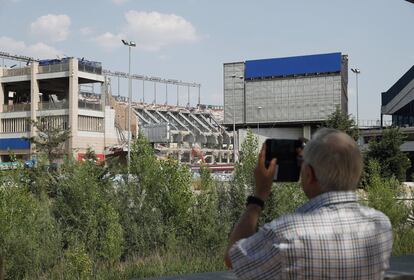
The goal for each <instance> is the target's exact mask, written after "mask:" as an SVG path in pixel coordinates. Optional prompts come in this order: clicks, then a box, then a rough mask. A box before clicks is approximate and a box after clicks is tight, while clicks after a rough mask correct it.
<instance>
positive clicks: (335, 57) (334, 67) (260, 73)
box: [245, 53, 342, 79]
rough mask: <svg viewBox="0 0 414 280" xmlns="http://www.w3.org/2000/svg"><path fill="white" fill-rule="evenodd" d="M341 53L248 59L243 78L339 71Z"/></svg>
mask: <svg viewBox="0 0 414 280" xmlns="http://www.w3.org/2000/svg"><path fill="white" fill-rule="evenodd" d="M341 65H342V55H341V53H328V54H317V55H305V56H294V57H283V58H271V59H259V60H248V61H246V63H245V78H246V79H257V78H270V77H284V76H292V75H305V74H316V73H335V72H340V71H341Z"/></svg>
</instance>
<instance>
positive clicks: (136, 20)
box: [124, 11, 199, 51]
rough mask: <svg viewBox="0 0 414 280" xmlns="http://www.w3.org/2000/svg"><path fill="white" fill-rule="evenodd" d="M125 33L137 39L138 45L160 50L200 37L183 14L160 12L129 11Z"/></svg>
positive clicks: (150, 49) (146, 48)
mask: <svg viewBox="0 0 414 280" xmlns="http://www.w3.org/2000/svg"><path fill="white" fill-rule="evenodd" d="M125 19H126V20H127V25H126V27H125V28H124V33H125V34H126V35H127V36H128V37H129V39H131V40H134V39H135V40H136V43H137V45H138V47H140V48H142V49H144V50H148V51H158V50H160V49H161V48H163V47H166V46H168V45H173V44H177V43H188V42H190V43H191V42H196V41H197V40H198V39H199V36H198V35H197V32H196V29H195V28H194V26H193V25H192V24H191V23H190V22H189V21H187V20H185V19H184V18H183V17H181V16H177V15H174V14H162V13H158V12H149V13H147V12H138V11H128V12H127V13H126V14H125Z"/></svg>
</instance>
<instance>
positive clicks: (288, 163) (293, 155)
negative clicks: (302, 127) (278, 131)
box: [265, 139, 302, 182]
mask: <svg viewBox="0 0 414 280" xmlns="http://www.w3.org/2000/svg"><path fill="white" fill-rule="evenodd" d="M301 148H302V145H301V142H300V140H291V139H267V140H266V159H265V165H266V168H268V167H269V164H270V162H271V161H272V159H274V158H276V159H277V163H276V164H277V166H276V172H275V176H274V178H273V181H276V182H297V181H299V176H300V168H301V163H302V159H301V157H300V156H299V150H298V149H301Z"/></svg>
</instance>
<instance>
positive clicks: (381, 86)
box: [0, 0, 414, 120]
mask: <svg viewBox="0 0 414 280" xmlns="http://www.w3.org/2000/svg"><path fill="white" fill-rule="evenodd" d="M413 26H414V4H411V3H409V2H407V1H404V0H363V1H361V0H348V1H343V0H342V1H341V0H314V1H311V0H289V1H286V0H285V1H281V0H256V1H245V0H99V1H98V0H83V1H79V0H70V1H68V0H67V1H64V0H0V51H6V52H10V53H13V54H19V55H27V56H33V57H36V58H56V56H59V57H63V56H69V57H79V58H82V57H85V58H86V59H89V60H94V61H100V62H102V64H103V67H104V68H105V69H109V70H112V71H124V72H127V71H128V49H127V47H125V46H123V45H122V43H121V39H126V40H131V41H135V42H136V43H137V47H136V48H133V50H132V72H133V73H136V74H142V75H147V76H155V77H161V78H166V79H177V80H182V81H187V82H197V83H201V85H202V86H201V103H204V104H215V105H222V104H223V63H226V62H234V61H245V60H250V59H261V58H275V57H286V56H297V55H308V54H319V53H330V52H342V53H343V54H347V55H348V56H349V72H350V73H349V84H348V93H349V113H351V114H353V115H356V87H355V76H354V74H352V72H351V71H350V68H351V67H357V68H359V69H360V70H361V74H360V76H359V118H360V120H375V119H378V118H379V115H380V106H381V92H384V91H386V90H388V89H389V88H390V87H391V86H392V85H393V84H394V83H395V82H396V81H397V80H398V79H399V78H400V77H401V76H402V75H403V74H404V73H405V72H406V71H407V70H408V69H409V68H410V67H412V66H413V65H414V31H413V30H414V28H413ZM7 63H9V62H6V64H7ZM9 64H12V63H11V62H10V63H9ZM112 85H113V93H114V94H116V93H117V90H118V86H117V81H113V82H112ZM132 87H133V99H134V101H135V100H141V99H142V83H140V82H138V81H135V82H134V83H133V86H132ZM120 88H121V90H120V94H121V95H124V96H126V95H127V82H126V81H122V82H121V83H120ZM144 90H145V94H146V96H147V101H150V100H148V99H150V97H148V95H150V96H152V94H153V91H154V89H153V85H152V84H150V83H146V86H145V89H144ZM167 90H168V93H169V96H170V97H169V100H168V101H169V102H170V103H173V104H174V103H175V102H176V97H175V95H176V89H175V87H174V88H171V87H168V89H167ZM156 91H157V94H158V100H157V101H158V102H159V103H163V102H164V101H165V97H164V96H165V85H158V86H157V88H156ZM179 94H180V103H182V104H185V103H186V98H187V97H186V96H187V89H186V88H180V92H179ZM190 94H191V103H192V104H195V103H196V102H197V91H196V90H195V89H194V90H191V91H190ZM151 98H152V97H151Z"/></svg>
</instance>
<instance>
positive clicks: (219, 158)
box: [218, 152, 223, 163]
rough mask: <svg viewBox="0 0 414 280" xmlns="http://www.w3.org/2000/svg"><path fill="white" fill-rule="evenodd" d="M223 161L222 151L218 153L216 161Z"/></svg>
mask: <svg viewBox="0 0 414 280" xmlns="http://www.w3.org/2000/svg"><path fill="white" fill-rule="evenodd" d="M222 161H223V154H222V152H219V153H218V163H221V162H222Z"/></svg>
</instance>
